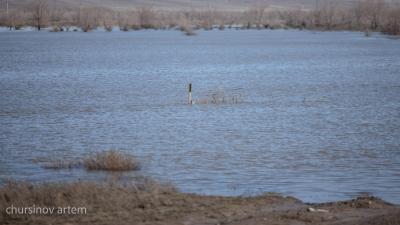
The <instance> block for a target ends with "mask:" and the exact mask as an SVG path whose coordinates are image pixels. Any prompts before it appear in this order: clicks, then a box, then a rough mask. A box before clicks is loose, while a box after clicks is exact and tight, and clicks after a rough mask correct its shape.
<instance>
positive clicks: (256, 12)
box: [249, 3, 268, 28]
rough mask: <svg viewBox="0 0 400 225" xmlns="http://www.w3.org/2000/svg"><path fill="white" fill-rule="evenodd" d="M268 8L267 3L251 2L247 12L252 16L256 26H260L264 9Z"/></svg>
mask: <svg viewBox="0 0 400 225" xmlns="http://www.w3.org/2000/svg"><path fill="white" fill-rule="evenodd" d="M266 8H268V4H266V3H257V4H256V3H253V5H252V6H251V8H250V9H249V12H250V14H251V16H252V17H253V18H254V21H255V22H256V27H257V28H260V24H261V19H262V17H263V15H264V11H265V9H266Z"/></svg>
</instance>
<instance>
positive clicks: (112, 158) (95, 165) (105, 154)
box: [42, 150, 142, 171]
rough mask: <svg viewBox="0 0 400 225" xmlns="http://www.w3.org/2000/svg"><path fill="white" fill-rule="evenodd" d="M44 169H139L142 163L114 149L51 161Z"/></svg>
mask: <svg viewBox="0 0 400 225" xmlns="http://www.w3.org/2000/svg"><path fill="white" fill-rule="evenodd" d="M42 167H43V168H45V169H74V168H81V167H83V168H86V169H88V170H109V171H132V170H139V169H140V168H141V167H142V164H141V163H140V162H139V161H137V160H136V159H135V157H134V156H132V155H129V154H125V153H122V152H120V151H116V150H109V151H96V152H92V153H90V154H89V155H88V156H85V157H83V158H82V159H75V160H73V161H68V160H64V161H60V160H59V161H53V160H50V163H48V164H45V165H44V166H42Z"/></svg>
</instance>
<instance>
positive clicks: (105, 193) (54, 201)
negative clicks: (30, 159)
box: [0, 175, 179, 224]
mask: <svg viewBox="0 0 400 225" xmlns="http://www.w3.org/2000/svg"><path fill="white" fill-rule="evenodd" d="M4 183H5V185H4V186H3V187H2V188H1V189H0V224H60V223H62V224H65V223H66V222H70V223H78V224H86V223H91V224H98V223H99V222H101V221H102V222H106V221H110V220H111V221H116V222H119V223H118V224H121V222H124V221H127V220H130V221H131V222H134V221H135V220H137V218H138V217H140V216H142V215H143V213H144V210H145V209H146V210H148V211H150V212H152V213H154V214H155V215H154V217H153V216H152V218H153V220H154V219H156V218H157V216H159V215H157V213H158V214H164V213H163V212H161V213H160V212H157V211H156V210H154V208H157V207H159V208H161V206H163V205H166V204H167V205H168V203H164V201H165V199H166V198H167V197H168V196H170V195H174V194H177V193H179V190H178V189H177V188H176V187H175V186H174V185H172V184H171V183H170V182H169V181H166V182H164V181H155V180H152V179H149V178H147V177H143V176H140V175H138V176H137V177H135V178H133V177H128V178H118V179H116V178H114V179H111V178H110V179H104V180H100V181H75V182H70V183H68V182H45V181H43V182H30V181H29V180H25V181H18V180H14V179H6V180H4ZM11 206H13V207H20V208H21V207H41V208H44V207H46V208H53V207H54V209H55V210H54V211H53V213H52V214H50V213H49V214H46V215H44V214H43V213H42V214H36V215H35V214H32V213H31V214H29V213H24V214H22V215H18V214H17V215H15V214H8V213H7V212H6V209H7V208H8V207H11ZM68 206H70V207H76V208H78V207H79V208H81V209H82V210H81V213H80V215H70V214H69V213H68V212H66V213H61V214H59V213H57V210H58V209H59V207H62V208H64V207H68ZM83 208H84V209H85V211H86V213H83ZM152 208H153V209H152ZM151 210H152V211H151ZM164 211H165V214H166V215H167V214H168V209H166V210H164ZM9 212H10V211H9Z"/></svg>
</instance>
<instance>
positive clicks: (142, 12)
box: [136, 4, 155, 29]
mask: <svg viewBox="0 0 400 225" xmlns="http://www.w3.org/2000/svg"><path fill="white" fill-rule="evenodd" d="M136 11H137V13H138V16H139V23H140V26H141V27H142V28H144V29H148V28H154V27H155V26H154V23H153V19H154V12H153V9H152V7H150V6H147V5H144V4H143V5H141V6H139V7H137V8H136Z"/></svg>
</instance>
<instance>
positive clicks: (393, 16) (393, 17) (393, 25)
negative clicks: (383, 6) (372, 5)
mask: <svg viewBox="0 0 400 225" xmlns="http://www.w3.org/2000/svg"><path fill="white" fill-rule="evenodd" d="M384 31H385V32H386V33H388V34H391V35H398V34H400V8H397V9H396V8H394V9H389V10H388V11H387V12H386V25H385V27H384Z"/></svg>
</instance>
